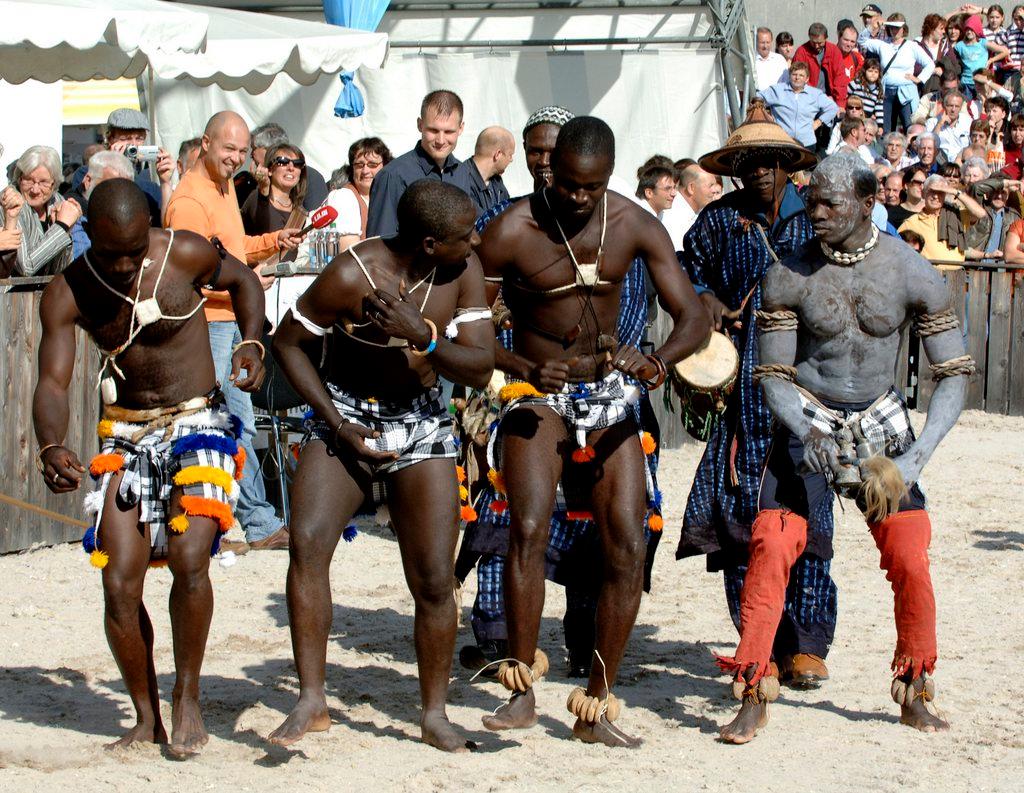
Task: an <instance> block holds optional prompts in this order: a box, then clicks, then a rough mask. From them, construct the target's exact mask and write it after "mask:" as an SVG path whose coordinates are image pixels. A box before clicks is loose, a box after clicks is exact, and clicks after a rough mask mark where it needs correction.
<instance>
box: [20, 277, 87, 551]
mask: <svg viewBox="0 0 1024 793" xmlns="http://www.w3.org/2000/svg"><path fill="white" fill-rule="evenodd" d="M40 280H44V281H45V280H49V279H23V278H18V279H10V280H7V281H0V389H2V398H3V405H2V407H0V411H2V413H0V415H2V417H3V418H2V420H0V427H2V428H3V429H2V433H0V494H3V495H5V496H9V497H13V498H15V499H18V500H20V501H24V502H27V503H29V504H33V505H35V506H37V507H42V508H44V509H47V510H50V511H52V512H57V513H60V514H61V515H65V516H67V517H69V518H72V519H75V520H81V519H82V517H83V511H82V498H83V496H84V490H83V491H81V492H77V493H72V494H68V495H64V496H56V495H54V494H53V493H51V492H50V491H49V490H47V488H46V485H45V484H44V483H43V479H42V477H41V476H40V475H39V472H38V471H37V470H36V449H37V445H36V439H35V433H34V432H33V429H32V392H33V390H34V389H35V383H36V351H37V349H38V347H39V337H40V333H41V328H40V324H39V301H40V298H41V296H42V291H41V284H38V283H35V282H36V281H40ZM77 338H78V345H77V351H76V354H75V373H74V377H73V379H72V381H71V387H70V400H69V401H70V408H71V412H70V422H69V426H68V435H67V438H66V440H65V441H64V442H65V445H67V446H68V447H69V448H71V449H74V450H75V451H76V452H77V453H78V456H79V457H80V458H81V459H82V460H85V461H88V460H89V459H90V458H91V457H92V455H93V454H95V453H96V444H97V441H96V420H97V418H98V416H99V396H98V394H97V393H96V388H95V376H96V374H95V373H96V365H97V361H98V358H97V354H96V348H95V347H94V346H93V344H92V342H91V341H90V340H89V339H88V337H87V336H86V335H85V333H83V332H82V331H78V332H77ZM87 486H88V482H86V487H87ZM81 536H82V529H81V528H80V527H78V526H75V525H72V524H69V523H65V522H63V521H59V520H56V519H54V518H52V517H46V516H44V515H40V514H38V513H35V512H32V511H29V510H27V509H25V508H23V507H18V506H14V505H12V504H9V503H4V502H2V501H0V553H7V552H10V551H17V550H21V549H23V548H28V547H30V546H32V545H34V544H36V543H41V544H45V545H53V544H55V543H60V542H69V541H71V540H76V539H78V538H80V537H81Z"/></svg>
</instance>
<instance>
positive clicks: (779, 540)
mask: <svg viewBox="0 0 1024 793" xmlns="http://www.w3.org/2000/svg"><path fill="white" fill-rule="evenodd" d="M870 529H871V534H872V536H873V537H874V538H875V545H876V546H877V547H878V550H879V552H880V553H881V563H880V567H881V568H882V569H883V570H885V577H886V580H887V581H889V582H890V583H891V584H892V591H893V598H894V612H895V617H896V637H897V638H896V654H895V658H894V660H893V664H892V668H893V670H894V672H895V673H896V674H897V675H899V676H905V675H908V676H910V677H911V678H914V677H917V676H919V675H920V674H921V672H922V670H926V671H928V672H931V671H932V669H933V667H934V666H935V658H936V653H937V651H936V642H935V594H934V592H933V590H932V579H931V575H930V574H929V572H928V545H929V544H930V543H931V535H932V528H931V522H930V521H929V520H928V513H927V512H925V511H923V510H912V511H908V512H899V513H897V514H895V515H892V516H891V517H888V518H886V519H885V520H883V521H882V522H881V523H875V524H873V525H871V526H870ZM806 544H807V521H806V520H805V519H804V518H802V517H800V516H799V515H797V514H795V513H793V512H789V511H786V510H778V509H772V510H763V511H762V512H760V513H758V516H757V519H756V520H755V521H754V526H753V529H752V535H751V539H750V548H749V552H750V561H749V563H748V568H747V576H746V581H745V583H744V585H743V592H742V593H741V596H740V626H741V627H740V645H739V647H738V648H737V649H736V656H735V657H734V658H720V659H719V665H720V666H721V667H722V668H723V669H724V670H726V671H730V672H734V673H735V672H743V673H746V672H747V670H748V669H750V667H754V675H753V677H752V678H748V680H749V682H750V683H751V684H753V683H754V682H756V681H757V680H758V679H759V678H761V677H762V676H763V675H764V674H765V673H766V672H767V671H768V664H769V662H770V660H771V654H772V643H773V642H774V640H775V631H776V630H777V629H778V627H779V620H780V619H781V618H782V610H783V607H784V605H785V600H786V587H787V586H788V584H789V571H790V569H791V568H792V567H793V565H794V564H795V562H796V560H797V558H798V557H799V556H800V554H801V553H803V550H804V546H805V545H806Z"/></svg>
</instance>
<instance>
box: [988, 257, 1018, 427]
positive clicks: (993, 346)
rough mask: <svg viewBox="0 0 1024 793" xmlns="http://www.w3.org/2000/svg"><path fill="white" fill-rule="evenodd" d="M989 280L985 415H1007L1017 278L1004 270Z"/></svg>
mask: <svg viewBox="0 0 1024 793" xmlns="http://www.w3.org/2000/svg"><path fill="white" fill-rule="evenodd" d="M989 277H990V282H989V295H990V300H989V313H988V363H987V366H986V369H985V412H987V413H1002V414H1005V413H1006V410H1007V400H1008V398H1009V388H1010V335H1011V334H1010V309H1011V300H1012V298H1011V295H1010V289H1011V288H1012V284H1013V280H1012V278H1013V276H1012V274H1011V273H1008V272H1006V271H1005V270H1000V271H996V272H992V273H990V275H989Z"/></svg>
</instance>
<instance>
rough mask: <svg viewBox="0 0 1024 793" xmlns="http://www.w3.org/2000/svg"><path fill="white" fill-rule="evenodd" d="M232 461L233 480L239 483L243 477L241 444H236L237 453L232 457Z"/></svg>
mask: <svg viewBox="0 0 1024 793" xmlns="http://www.w3.org/2000/svg"><path fill="white" fill-rule="evenodd" d="M232 459H233V460H234V461H235V479H236V480H237V481H239V482H241V481H242V477H243V476H245V447H244V446H242V444H238V451H237V452H235V453H234V455H232Z"/></svg>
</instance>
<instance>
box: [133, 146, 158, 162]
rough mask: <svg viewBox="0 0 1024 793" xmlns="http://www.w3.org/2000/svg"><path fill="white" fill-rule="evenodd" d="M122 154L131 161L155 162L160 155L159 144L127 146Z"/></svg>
mask: <svg viewBox="0 0 1024 793" xmlns="http://www.w3.org/2000/svg"><path fill="white" fill-rule="evenodd" d="M124 156H125V157H127V158H128V159H129V160H131V161H132V162H156V161H157V159H158V158H159V157H160V147H159V146H128V147H127V148H125V150H124Z"/></svg>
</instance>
